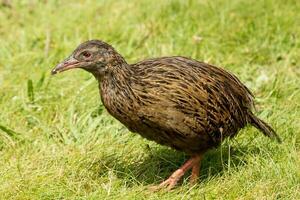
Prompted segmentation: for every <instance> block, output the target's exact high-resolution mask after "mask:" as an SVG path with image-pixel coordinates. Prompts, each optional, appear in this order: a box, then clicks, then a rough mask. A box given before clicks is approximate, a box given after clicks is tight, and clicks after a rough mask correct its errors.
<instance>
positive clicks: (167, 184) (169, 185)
mask: <svg viewBox="0 0 300 200" xmlns="http://www.w3.org/2000/svg"><path fill="white" fill-rule="evenodd" d="M178 180H179V179H176V178H173V177H170V178H168V179H167V180H165V181H163V182H162V183H161V184H159V185H155V186H152V187H150V188H149V189H150V191H152V192H157V191H159V190H161V189H166V190H167V191H170V190H172V189H173V188H174V187H175V186H176V184H177V182H178Z"/></svg>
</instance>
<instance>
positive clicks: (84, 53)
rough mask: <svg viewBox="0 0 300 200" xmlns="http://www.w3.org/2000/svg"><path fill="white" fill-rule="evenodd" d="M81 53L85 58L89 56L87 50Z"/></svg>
mask: <svg viewBox="0 0 300 200" xmlns="http://www.w3.org/2000/svg"><path fill="white" fill-rule="evenodd" d="M82 55H83V57H85V58H89V57H91V55H92V54H91V53H90V52H87V51H84V52H83V53H82Z"/></svg>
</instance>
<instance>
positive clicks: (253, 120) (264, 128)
mask: <svg viewBox="0 0 300 200" xmlns="http://www.w3.org/2000/svg"><path fill="white" fill-rule="evenodd" d="M249 117H250V124H252V125H253V126H254V127H255V128H257V129H258V130H260V131H261V132H262V133H263V134H264V135H265V136H268V137H269V138H273V139H275V140H277V142H278V143H281V139H280V137H279V136H278V135H277V133H276V132H275V131H274V129H273V128H272V127H271V126H270V125H269V124H267V123H266V122H264V121H263V120H261V119H259V118H258V117H256V116H255V115H254V114H253V113H252V112H249Z"/></svg>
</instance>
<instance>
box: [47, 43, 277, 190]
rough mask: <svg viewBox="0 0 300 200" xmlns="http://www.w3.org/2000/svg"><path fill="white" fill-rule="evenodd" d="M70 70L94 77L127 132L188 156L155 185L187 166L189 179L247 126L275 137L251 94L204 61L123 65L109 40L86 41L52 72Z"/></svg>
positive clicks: (167, 59)
mask: <svg viewBox="0 0 300 200" xmlns="http://www.w3.org/2000/svg"><path fill="white" fill-rule="evenodd" d="M71 68H83V69H85V70H87V71H89V72H91V73H92V74H93V75H94V76H95V77H96V79H97V80H98V82H99V89H100V95H101V99H102V102H103V104H104V106H105V107H106V109H107V110H108V112H109V113H110V114H111V115H112V116H114V117H115V118H116V119H118V120H119V121H120V122H122V123H123V124H124V125H125V126H126V127H127V128H128V129H129V130H131V131H132V132H136V133H139V134H140V135H141V136H143V137H145V138H147V139H149V140H153V141H155V142H157V143H159V144H162V145H167V146H170V147H172V148H174V149H177V150H180V151H184V152H186V153H188V154H190V155H191V156H192V158H191V159H190V160H189V161H188V162H187V163H186V164H185V165H183V166H182V167H181V168H180V169H178V170H177V171H175V172H174V173H173V174H172V176H171V177H170V178H169V179H167V180H166V181H164V182H163V183H162V184H161V185H160V187H164V186H167V187H168V188H169V189H171V188H173V187H174V185H175V184H176V182H177V181H178V180H179V179H180V177H182V175H183V174H184V173H185V172H186V171H187V170H188V169H190V168H192V177H191V180H192V181H193V182H194V181H195V180H196V178H197V177H198V174H199V162H200V161H201V158H202V155H203V154H204V153H205V152H206V151H207V150H209V149H211V148H213V147H217V146H218V145H219V144H220V143H221V142H222V140H223V139H224V138H226V137H233V136H235V135H236V134H237V133H238V131H239V130H240V129H241V128H243V127H245V126H246V125H247V124H251V125H253V126H255V127H256V128H258V129H259V130H260V131H262V133H264V134H265V135H266V136H269V137H275V138H276V139H278V140H280V139H279V137H278V136H277V134H276V133H275V131H274V130H273V129H272V128H271V127H270V126H269V125H268V124H267V123H265V122H263V121H262V120H260V119H259V118H257V117H256V116H255V115H254V114H253V113H252V111H251V109H252V106H253V95H252V93H251V92H250V91H249V90H248V89H247V88H246V86H245V85H243V84H242V83H241V82H240V81H239V80H238V78H237V77H236V76H234V75H233V74H231V73H229V72H227V71H225V70H224V69H221V68H218V67H215V66H212V65H209V64H207V63H203V62H199V61H196V60H193V59H189V58H185V57H180V56H174V57H162V58H155V59H148V60H144V61H141V62H138V63H135V64H128V63H127V62H126V61H125V60H124V58H123V57H122V56H121V55H120V54H119V53H117V52H116V51H115V50H114V49H113V47H111V46H110V45H109V44H107V43H105V42H102V41H99V40H91V41H87V42H85V43H83V44H81V45H79V46H78V47H77V49H76V50H75V51H74V52H73V53H72V55H71V56H70V57H68V58H67V59H66V60H65V61H64V62H62V63H61V64H59V65H58V66H57V67H56V68H55V69H54V70H53V71H52V73H53V74H55V73H57V72H61V71H65V70H67V69H71Z"/></svg>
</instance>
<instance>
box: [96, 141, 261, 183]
mask: <svg viewBox="0 0 300 200" xmlns="http://www.w3.org/2000/svg"><path fill="white" fill-rule="evenodd" d="M259 151H260V149H259V148H255V147H250V148H249V147H246V146H245V147H240V146H239V147H238V148H234V147H231V148H229V147H228V145H226V146H225V145H223V146H221V147H219V148H217V149H212V150H210V151H209V152H207V153H206V154H205V156H204V159H203V160H202V165H201V174H200V180H199V182H205V181H207V180H209V179H211V178H214V177H218V176H222V174H224V173H225V172H226V171H227V170H230V169H233V170H234V171H238V170H239V169H240V167H242V166H244V165H246V164H247V160H246V156H245V155H247V154H250V153H251V154H256V153H258V152H259ZM143 153H144V154H145V157H142V158H140V159H134V158H132V159H133V161H128V159H127V160H126V158H124V157H121V156H117V155H110V156H108V157H106V158H102V159H101V161H99V162H96V163H94V166H95V168H93V169H91V170H95V171H94V172H95V173H96V174H97V176H107V173H108V172H109V171H113V172H114V174H115V175H116V176H117V177H118V178H119V179H122V180H123V181H124V182H126V185H127V186H128V187H131V186H133V185H137V184H142V185H145V186H146V185H153V184H158V183H159V182H161V181H162V180H164V179H166V178H168V177H169V176H170V175H171V173H172V172H173V171H175V170H176V169H178V168H179V167H180V166H181V165H182V164H183V163H184V162H185V161H186V160H187V159H188V158H189V157H188V156H187V155H185V154H184V153H181V152H178V151H175V150H172V149H169V148H164V147H157V148H153V149H150V150H149V153H148V154H147V153H145V152H143ZM96 166H97V167H96ZM229 166H230V167H229ZM189 175H190V172H189V173H187V174H186V175H185V178H187V177H188V176H189Z"/></svg>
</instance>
